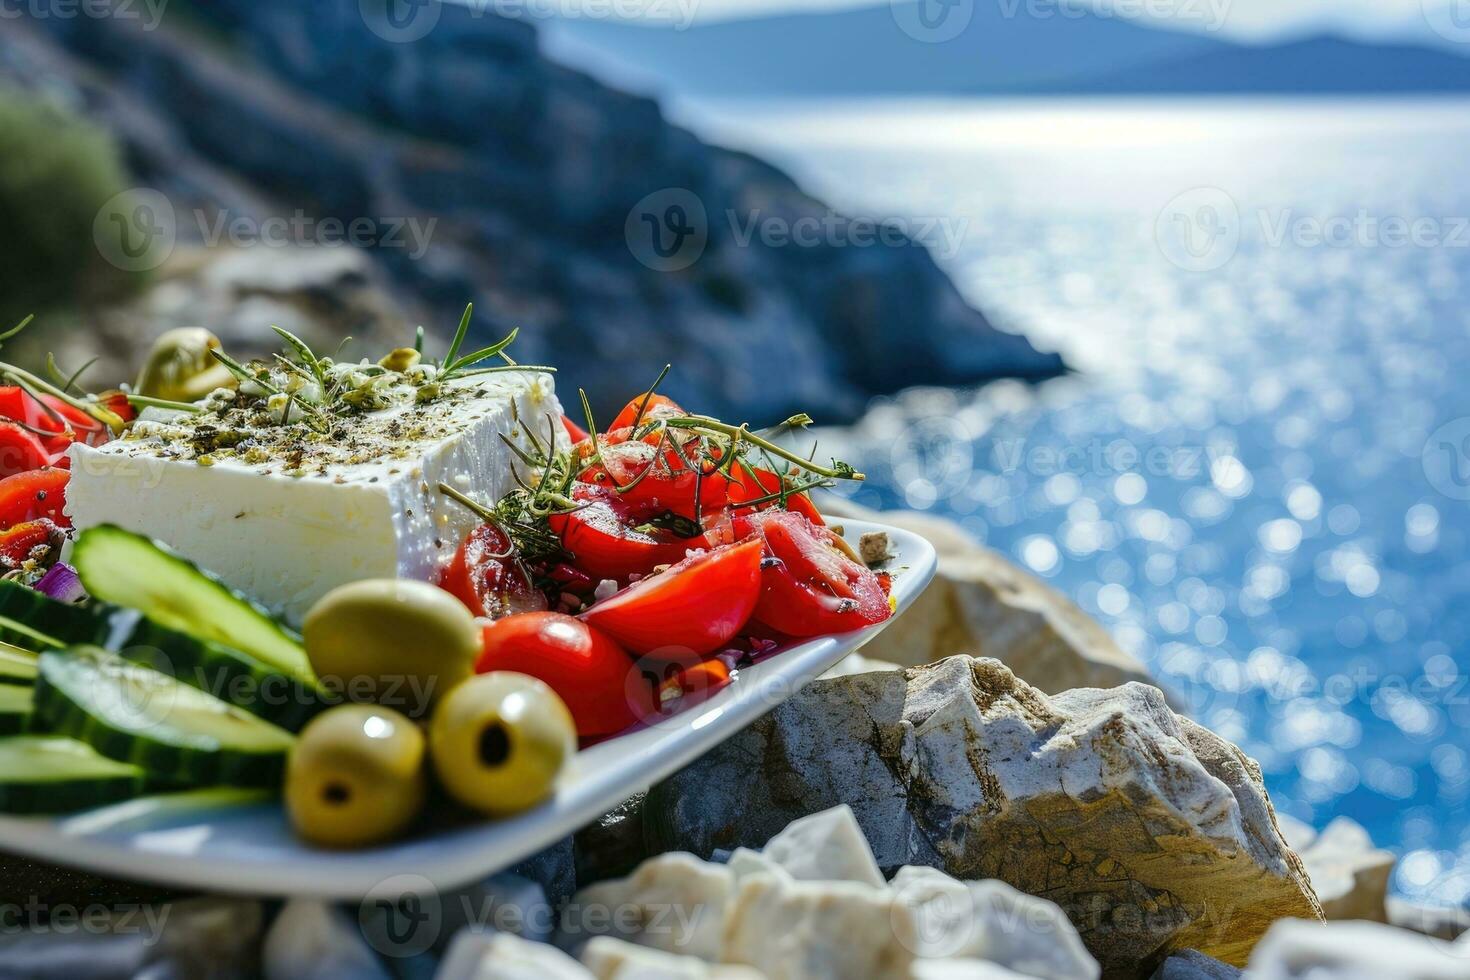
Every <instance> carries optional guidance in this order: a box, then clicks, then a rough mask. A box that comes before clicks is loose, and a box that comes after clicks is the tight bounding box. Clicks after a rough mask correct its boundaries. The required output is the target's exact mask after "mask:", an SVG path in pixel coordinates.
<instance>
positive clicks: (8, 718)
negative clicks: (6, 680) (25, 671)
mask: <svg viewBox="0 0 1470 980" xmlns="http://www.w3.org/2000/svg"><path fill="white" fill-rule="evenodd" d="M30 727H31V689H30V688H28V687H17V686H16V685H14V684H0V735H19V734H20V733H21V732H23V731H26V730H27V729H29V728H30Z"/></svg>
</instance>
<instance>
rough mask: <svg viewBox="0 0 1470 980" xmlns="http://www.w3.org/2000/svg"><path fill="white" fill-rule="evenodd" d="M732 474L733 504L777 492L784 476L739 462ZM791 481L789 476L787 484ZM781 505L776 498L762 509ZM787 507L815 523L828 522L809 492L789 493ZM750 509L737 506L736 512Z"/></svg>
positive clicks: (731, 471)
mask: <svg viewBox="0 0 1470 980" xmlns="http://www.w3.org/2000/svg"><path fill="white" fill-rule="evenodd" d="M752 471H753V472H754V476H752V475H751V473H752ZM730 476H731V481H732V482H731V483H730V490H729V497H730V503H732V504H739V503H743V502H744V501H747V500H756V499H758V498H760V497H765V496H768V495H770V494H773V493H776V492H777V491H779V490H780V489H781V483H782V477H781V476H780V475H779V474H777V473H773V472H771V471H770V470H765V469H761V468H759V467H751V469H749V470H747V469H746V468H745V467H744V466H741V465H740V464H739V463H738V462H737V463H736V464H735V465H734V466H732V467H730ZM790 482H791V481H790V478H789V477H788V478H787V479H786V484H787V485H788V486H789V485H790ZM780 505H781V503H780V501H779V500H774V501H770V502H768V503H765V504H762V505H761V507H760V509H762V510H765V509H768V508H771V507H779V506H780ZM786 509H787V510H789V511H791V512H792V513H795V514H800V515H802V516H803V517H805V518H806V519H807V520H809V521H811V522H812V523H813V524H826V523H827V522H826V521H824V520H823V519H822V515H821V514H819V513H817V507H816V505H815V504H813V503H812V498H811V497H810V496H809V495H808V494H805V493H792V494H787V496H786ZM750 510H751V508H737V510H736V513H749V512H750Z"/></svg>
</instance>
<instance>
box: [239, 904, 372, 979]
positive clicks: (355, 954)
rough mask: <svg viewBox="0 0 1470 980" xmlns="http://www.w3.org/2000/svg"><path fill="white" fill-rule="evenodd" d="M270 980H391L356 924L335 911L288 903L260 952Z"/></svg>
mask: <svg viewBox="0 0 1470 980" xmlns="http://www.w3.org/2000/svg"><path fill="white" fill-rule="evenodd" d="M261 961H262V962H261V967H262V971H263V972H264V974H265V978H266V980H388V972H387V971H386V970H385V969H383V965H382V963H381V961H379V959H378V957H377V954H375V953H374V952H373V951H372V949H371V948H369V946H368V944H367V942H366V941H364V939H363V938H362V930H361V928H360V927H359V926H358V924H357V922H355V921H354V920H352V919H349V918H348V917H347V915H346V914H345V913H343V912H342V911H341V910H340V909H338V908H337V907H336V906H333V905H328V904H327V903H325V902H318V901H313V900H310V899H301V898H296V899H292V900H291V901H289V902H287V903H286V905H285V906H284V907H283V908H282V909H281V911H280V912H279V913H278V914H277V915H276V919H275V922H273V923H272V924H271V927H270V931H269V932H267V933H266V936H265V944H264V946H263V947H262V949H261Z"/></svg>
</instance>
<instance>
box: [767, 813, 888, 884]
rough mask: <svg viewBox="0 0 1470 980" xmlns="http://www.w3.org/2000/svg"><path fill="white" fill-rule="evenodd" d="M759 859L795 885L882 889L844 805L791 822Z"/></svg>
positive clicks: (863, 841) (870, 853)
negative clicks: (848, 883)
mask: <svg viewBox="0 0 1470 980" xmlns="http://www.w3.org/2000/svg"><path fill="white" fill-rule="evenodd" d="M761 855H762V856H763V857H765V858H766V859H767V860H769V861H771V862H773V863H775V864H777V865H779V866H780V867H782V868H783V869H785V870H786V872H787V873H788V874H790V875H791V877H793V878H795V879H796V880H798V881H855V882H857V883H858V884H860V885H871V886H873V887H874V888H882V887H883V885H884V884H885V881H884V878H883V872H881V871H879V870H878V864H877V862H876V861H874V860H873V851H872V849H871V848H869V847H868V840H867V838H865V837H864V836H863V829H862V828H861V827H859V826H858V822H857V818H856V817H854V816H853V815H852V807H850V806H848V805H847V804H845V803H844V804H843V805H842V806H836V807H833V808H832V809H830V810H823V811H822V812H821V813H813V814H812V815H811V816H809V817H802V818H800V819H798V820H793V821H792V822H791V823H789V824H788V825H787V826H786V829H785V830H783V831H781V832H780V833H779V834H777V835H776V836H775V837H772V838H771V839H770V840H769V841H768V842H767V843H766V846H765V847H764V848H762V849H761Z"/></svg>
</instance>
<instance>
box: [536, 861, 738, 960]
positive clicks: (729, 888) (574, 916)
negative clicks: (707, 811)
mask: <svg viewBox="0 0 1470 980" xmlns="http://www.w3.org/2000/svg"><path fill="white" fill-rule="evenodd" d="M734 891H735V874H734V872H732V871H731V870H730V869H729V868H727V867H725V866H724V865H719V864H708V863H706V862H704V861H701V860H699V859H698V858H696V857H694V856H693V855H691V854H680V853H671V854H662V855H659V856H658V857H656V858H651V859H649V860H647V861H644V862H643V863H642V864H641V865H639V866H638V868H637V870H635V871H634V872H633V873H632V874H631V875H629V876H628V877H627V878H620V879H616V880H614V881H606V882H602V883H600V884H596V885H592V886H591V887H589V888H584V889H582V890H581V891H579V892H577V894H576V895H575V896H573V898H572V902H571V904H570V905H568V907H567V908H566V909H565V910H564V913H563V915H562V920H561V926H560V928H559V929H558V931H557V937H556V942H557V945H559V946H561V947H562V948H563V949H566V950H575V949H578V948H580V947H581V945H582V944H583V943H585V942H587V941H588V940H589V939H591V938H593V937H594V936H598V935H610V936H615V937H617V938H620V939H625V940H627V941H629V942H632V943H636V944H638V945H641V946H648V947H650V948H653V949H659V950H663V951H664V952H666V953H677V954H680V955H684V956H697V957H699V958H701V959H706V960H718V959H719V955H720V944H721V930H722V927H723V922H724V917H725V907H726V905H727V904H728V903H729V901H730V900H731V898H732V896H733V894H734Z"/></svg>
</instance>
